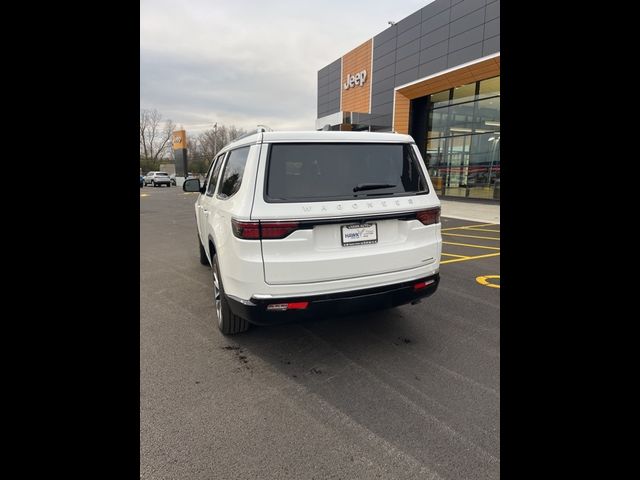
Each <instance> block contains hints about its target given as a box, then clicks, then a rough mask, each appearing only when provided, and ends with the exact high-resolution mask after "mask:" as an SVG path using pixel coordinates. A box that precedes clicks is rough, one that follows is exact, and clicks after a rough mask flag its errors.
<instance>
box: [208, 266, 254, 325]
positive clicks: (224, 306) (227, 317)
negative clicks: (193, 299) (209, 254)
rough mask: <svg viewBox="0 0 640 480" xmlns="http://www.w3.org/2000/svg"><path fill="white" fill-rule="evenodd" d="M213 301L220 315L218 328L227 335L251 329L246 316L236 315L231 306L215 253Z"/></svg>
mask: <svg viewBox="0 0 640 480" xmlns="http://www.w3.org/2000/svg"><path fill="white" fill-rule="evenodd" d="M211 271H212V272H213V303H214V305H215V307H216V316H217V317H218V328H219V329H220V331H221V332H222V333H223V334H225V335H234V334H236V333H242V332H246V331H247V330H249V322H247V321H246V320H245V319H244V318H241V317H238V316H237V315H234V314H233V312H232V311H231V309H230V308H229V302H228V301H227V296H226V295H225V293H224V286H223V285H222V278H221V277H220V269H219V267H218V256H217V255H215V254H214V255H213V267H212V269H211Z"/></svg>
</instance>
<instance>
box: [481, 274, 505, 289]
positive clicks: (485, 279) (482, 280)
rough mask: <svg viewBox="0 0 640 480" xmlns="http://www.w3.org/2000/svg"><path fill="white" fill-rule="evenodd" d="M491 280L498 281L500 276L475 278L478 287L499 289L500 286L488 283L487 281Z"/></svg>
mask: <svg viewBox="0 0 640 480" xmlns="http://www.w3.org/2000/svg"><path fill="white" fill-rule="evenodd" d="M493 278H497V279H500V275H483V276H481V277H476V282H478V283H479V284H480V285H484V286H485V287H491V288H500V285H497V284H495V283H491V282H490V281H489V279H493Z"/></svg>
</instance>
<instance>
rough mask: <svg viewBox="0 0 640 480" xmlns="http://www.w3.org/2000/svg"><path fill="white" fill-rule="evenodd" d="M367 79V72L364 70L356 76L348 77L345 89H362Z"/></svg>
mask: <svg viewBox="0 0 640 480" xmlns="http://www.w3.org/2000/svg"><path fill="white" fill-rule="evenodd" d="M366 79H367V71H366V70H362V71H361V72H359V73H356V74H355V75H347V81H346V82H345V83H344V85H343V86H344V89H345V90H349V88H353V87H356V86H358V87H362V86H363V85H364V82H365V80H366Z"/></svg>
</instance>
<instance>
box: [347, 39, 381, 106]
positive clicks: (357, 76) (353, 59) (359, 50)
mask: <svg viewBox="0 0 640 480" xmlns="http://www.w3.org/2000/svg"><path fill="white" fill-rule="evenodd" d="M371 45H372V40H367V41H366V42H364V43H363V44H362V45H360V46H359V47H356V48H354V49H353V50H351V51H350V52H349V53H347V54H346V55H345V56H344V57H342V82H341V85H340V88H341V90H342V101H341V108H340V110H342V111H343V112H360V113H369V112H370V111H371V95H370V94H371V74H372V73H373V72H371Z"/></svg>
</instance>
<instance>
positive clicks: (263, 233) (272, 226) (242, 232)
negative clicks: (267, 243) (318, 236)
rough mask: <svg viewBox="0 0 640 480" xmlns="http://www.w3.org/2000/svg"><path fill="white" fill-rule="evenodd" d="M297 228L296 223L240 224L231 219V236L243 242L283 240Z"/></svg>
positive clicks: (258, 222) (254, 222)
mask: <svg viewBox="0 0 640 480" xmlns="http://www.w3.org/2000/svg"><path fill="white" fill-rule="evenodd" d="M299 227H300V224H299V223H298V222H260V221H253V222H242V221H240V220H236V219H235V218H232V219H231V228H232V230H233V234H234V235H235V236H236V237H238V238H242V239H245V240H260V239H277V238H284V237H286V236H287V235H289V234H291V233H292V232H294V231H296V230H297V229H298V228H299Z"/></svg>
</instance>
